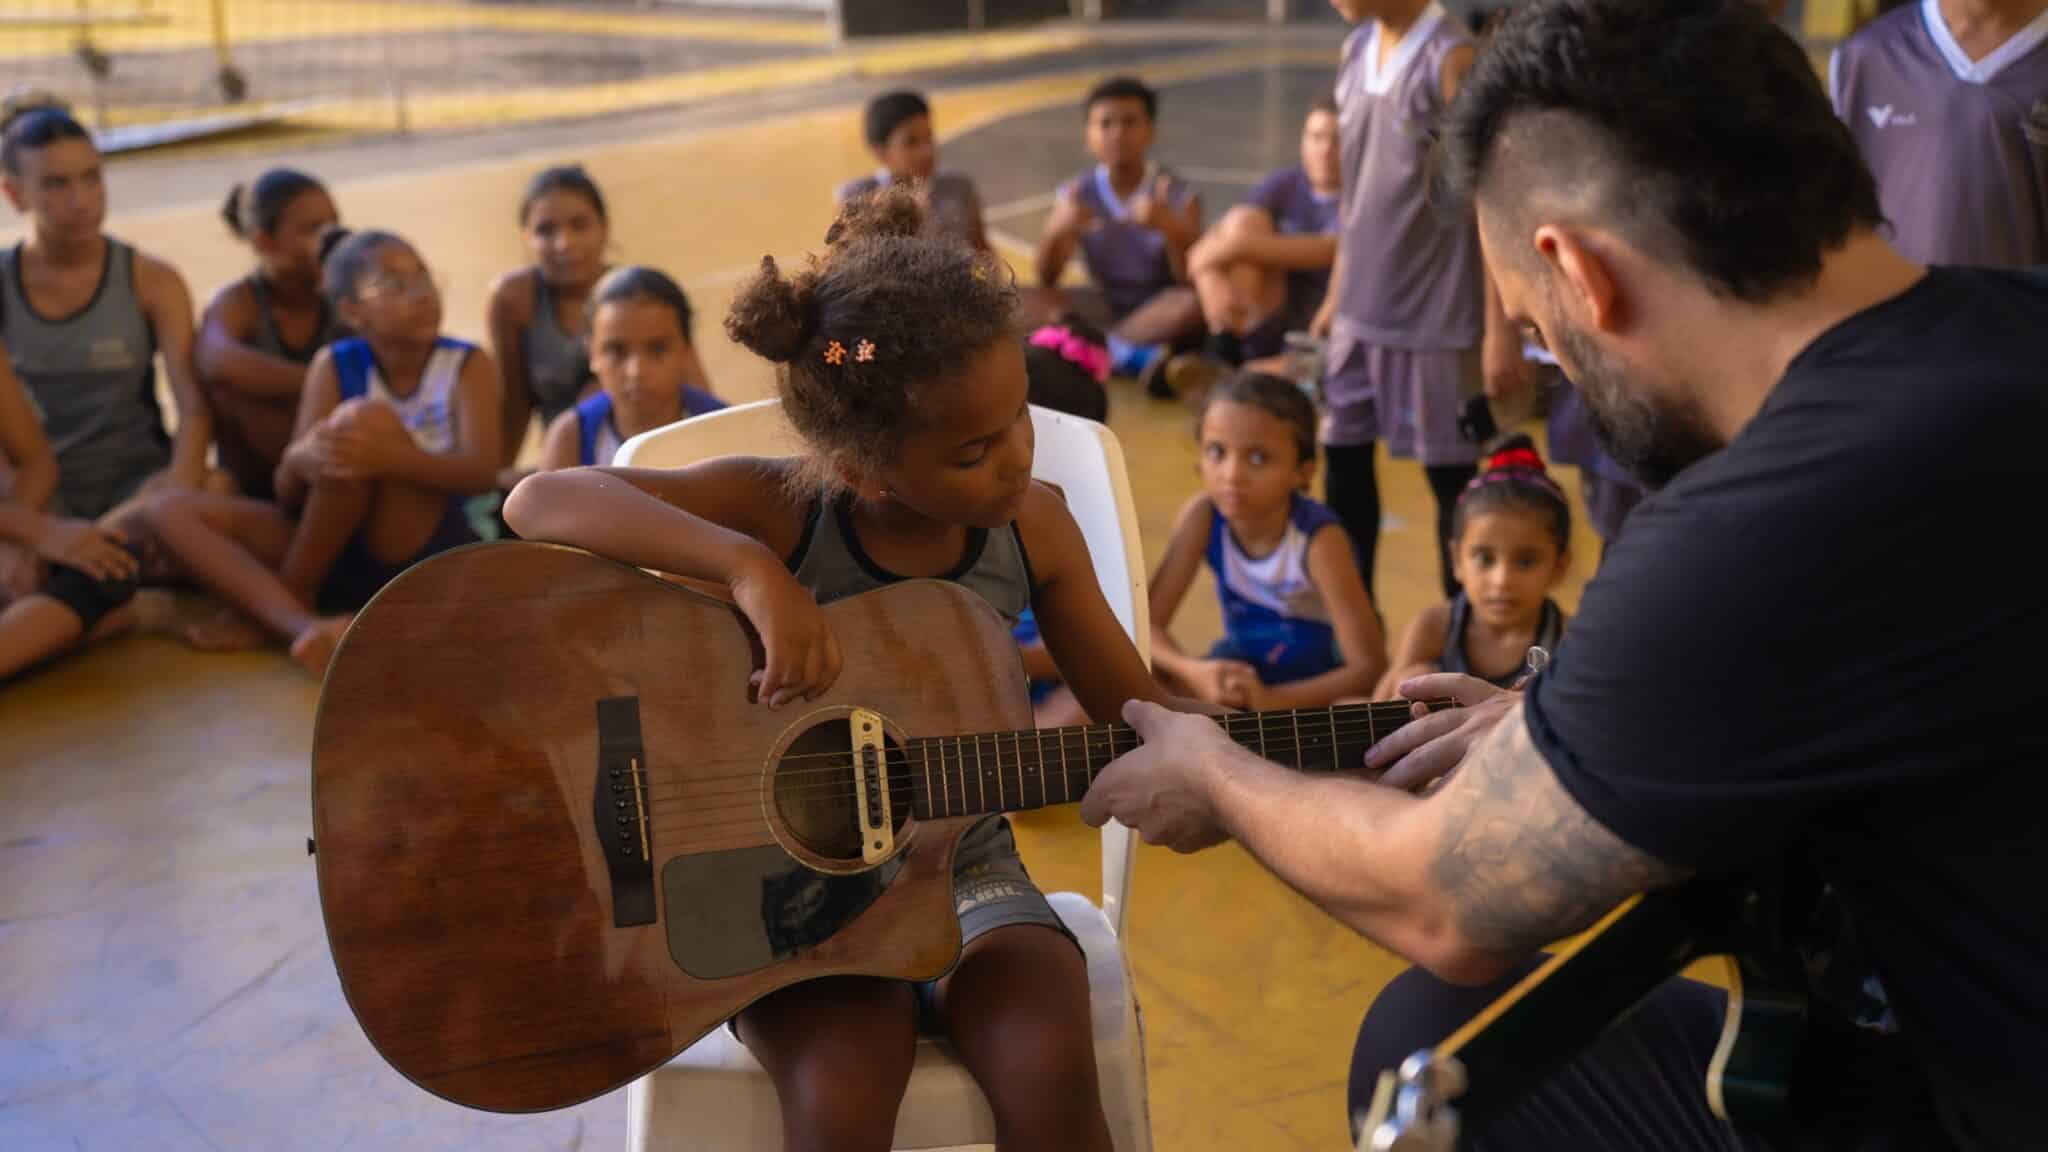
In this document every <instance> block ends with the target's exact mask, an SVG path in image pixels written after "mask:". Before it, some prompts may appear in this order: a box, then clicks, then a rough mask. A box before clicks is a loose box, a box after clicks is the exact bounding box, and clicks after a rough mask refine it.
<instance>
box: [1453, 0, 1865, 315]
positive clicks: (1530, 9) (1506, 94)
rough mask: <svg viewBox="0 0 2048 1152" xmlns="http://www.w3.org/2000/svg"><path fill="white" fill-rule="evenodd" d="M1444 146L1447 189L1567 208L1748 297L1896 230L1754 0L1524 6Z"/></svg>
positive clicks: (1810, 274) (1459, 107) (1493, 43)
mask: <svg viewBox="0 0 2048 1152" xmlns="http://www.w3.org/2000/svg"><path fill="white" fill-rule="evenodd" d="M1445 145H1446V153H1447V155H1446V157H1445V159H1446V161H1447V167H1446V174H1447V176H1448V177H1449V180H1450V183H1451V186H1452V187H1453V189H1455V190H1456V191H1458V192H1461V193H1463V194H1465V195H1467V196H1470V195H1473V194H1477V195H1478V196H1479V197H1480V198H1482V199H1484V200H1485V201H1486V202H1487V205H1488V207H1489V211H1492V210H1494V209H1496V208H1497V209H1498V210H1499V211H1500V213H1501V215H1502V216H1503V218H1505V219H1510V220H1518V219H1519V220H1526V219H1527V213H1526V211H1525V208H1526V206H1528V205H1530V204H1531V203H1532V202H1533V203H1538V204H1547V205H1552V206H1555V205H1571V206H1573V207H1574V209H1575V210H1576V211H1577V212H1578V213H1579V215H1580V218H1581V219H1582V220H1585V221H1587V222H1593V223H1598V224H1600V225H1601V226H1603V227H1607V228H1612V229H1614V230H1615V231H1617V232H1619V233H1620V234H1622V235H1624V236H1626V237H1628V238H1629V240H1630V241H1631V242H1633V243H1635V244H1637V245H1640V246H1641V247H1642V248H1643V249H1644V250H1645V251H1649V252H1653V253H1656V254H1658V255H1660V256H1662V257H1664V258H1665V259H1668V260H1671V261H1673V262H1676V263H1682V264H1684V265H1686V266H1688V267H1690V268H1691V269H1692V270H1693V271H1694V272H1696V273H1697V274H1698V275H1699V276H1700V277H1701V278H1702V279H1704V280H1705V281H1706V282H1707V283H1708V284H1709V285H1711V286H1712V287H1713V288H1714V290H1716V291H1717V292H1722V293H1725V294H1727V295H1729V296H1733V297H1735V298H1737V299H1741V300H1748V301H1760V300H1765V299H1768V298H1770V297H1771V296H1773V295H1775V294H1776V293H1778V292H1779V291H1780V290H1782V289H1785V288H1787V287H1791V286H1793V285H1797V284H1803V283H1807V282H1810V281H1811V280H1812V279H1813V278H1814V277H1815V276H1816V275H1818V274H1819V272H1820V266H1821V256H1822V254H1823V253H1824V252H1825V251H1827V250H1828V249H1830V248H1833V247H1834V246H1836V245H1838V244H1840V243H1841V242H1842V241H1843V240H1845V239H1846V238H1847V237H1848V236H1849V234H1850V233H1851V232H1852V231H1854V230H1856V229H1858V228H1864V227H1876V226H1878V225H1880V224H1882V223H1883V221H1884V217H1883V213H1882V210H1881V209H1880V208H1879V207H1878V200H1877V185H1876V182H1875V181H1874V180H1873V179H1872V178H1871V175H1870V170H1869V169H1868V168H1866V167H1865V166H1864V164H1863V159H1862V157H1861V155H1860V154H1859V153H1858V152H1857V150H1856V142H1855V141H1854V139H1852V138H1851V137H1850V135H1849V131H1848V129H1847V128H1846V127H1845V126H1844V125H1843V124H1842V122H1841V121H1840V120H1839V119H1837V118H1836V117H1835V113H1834V109H1833V108H1832V107H1831V106H1830V104H1829V101H1828V98H1827V95H1826V93H1825V92H1823V91H1822V89H1821V83H1820V78H1819V77H1818V76H1817V75H1816V74H1815V72H1814V68H1813V65H1812V64H1811V62H1809V61H1808V59H1807V56H1806V53H1805V51H1804V50H1802V49H1801V48H1800V47H1799V45H1798V44H1797V43H1795V42H1794V41H1793V39H1792V38H1791V37H1790V36H1788V35H1786V34H1785V33H1784V32H1783V31H1782V30H1781V29H1779V28H1778V27H1777V25H1775V24H1773V23H1772V22H1771V19H1770V16H1769V15H1768V14H1767V13H1766V12H1765V11H1764V6H1763V5H1761V4H1757V3H1755V0H1526V2H1525V3H1522V4H1519V5H1517V6H1515V7H1513V8H1511V9H1509V10H1508V12H1507V14H1506V15H1505V16H1504V17H1503V18H1502V19H1501V20H1500V21H1499V23H1498V25H1497V26H1496V27H1495V28H1494V30H1493V32H1492V34H1491V35H1490V36H1489V37H1488V39H1487V43H1486V45H1485V47H1484V49H1483V50H1482V51H1481V52H1480V54H1479V58H1478V60H1477V62H1476V63H1475V64H1474V65H1473V68H1472V72H1471V74H1470V75H1469V76H1468V77H1467V78H1466V80H1465V84H1464V88H1463V90H1462V91H1461V92H1460V93H1459V94H1458V99H1457V101H1456V103H1455V104H1453V106H1452V108H1451V111H1450V116H1449V123H1448V124H1447V126H1446V132H1445ZM1511 258H1512V257H1511Z"/></svg>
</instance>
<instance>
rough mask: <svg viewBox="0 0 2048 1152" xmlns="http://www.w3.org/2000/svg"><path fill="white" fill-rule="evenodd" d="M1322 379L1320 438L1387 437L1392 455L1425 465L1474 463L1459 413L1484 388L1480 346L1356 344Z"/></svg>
mask: <svg viewBox="0 0 2048 1152" xmlns="http://www.w3.org/2000/svg"><path fill="white" fill-rule="evenodd" d="M1337 365H1338V366H1337V368H1336V369H1335V370H1333V371H1331V372H1330V373H1329V374H1328V375H1327V376H1326V377H1324V379H1323V419H1322V431H1321V437H1322V441H1323V443H1325V444H1335V445H1339V446H1356V445H1360V444H1370V443H1372V442H1373V441H1375V440H1380V441H1385V442H1386V445H1387V452H1388V453H1389V454H1390V455H1393V456H1397V457H1401V458H1404V459H1415V460H1420V461H1422V463H1423V464H1425V465H1437V464H1470V463H1472V462H1474V461H1475V460H1478V459H1479V447H1480V446H1479V445H1477V444H1474V443H1472V442H1471V441H1470V440H1467V439H1465V434H1464V432H1463V431H1462V430H1461V429H1460V428H1459V427H1458V410H1459V408H1460V407H1461V406H1462V405H1463V404H1464V402H1465V398H1466V397H1468V396H1476V395H1478V394H1479V392H1480V391H1481V390H1482V387H1483V378H1482V376H1481V369H1480V363H1479V350H1478V349H1477V348H1462V349H1436V348H1395V347H1391V346H1388V345H1384V344H1367V343H1365V342H1364V341H1358V342H1356V343H1354V344H1352V345H1351V347H1350V349H1349V350H1347V351H1345V352H1344V353H1342V358H1341V359H1340V360H1338V361H1337Z"/></svg>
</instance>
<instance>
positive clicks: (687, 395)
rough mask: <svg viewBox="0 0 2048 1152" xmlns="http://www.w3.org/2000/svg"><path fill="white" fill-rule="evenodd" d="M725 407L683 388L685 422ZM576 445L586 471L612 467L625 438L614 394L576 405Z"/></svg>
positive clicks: (599, 394) (595, 395) (599, 395)
mask: <svg viewBox="0 0 2048 1152" xmlns="http://www.w3.org/2000/svg"><path fill="white" fill-rule="evenodd" d="M723 407H725V401H723V400H720V399H719V398H718V397H716V396H713V395H712V394H711V393H709V392H706V391H704V390H703V389H701V388H692V387H690V386H689V385H687V384H685V385H683V419H685V420H688V419H689V418H690V417H692V416H702V415H703V414H704V413H706V412H716V411H718V410H719V409H720V408H723ZM576 443H577V444H578V445H579V448H578V451H577V459H579V460H580V461H582V463H583V466H584V467H586V468H588V467H591V466H592V465H600V466H609V465H610V464H611V462H612V457H614V456H616V455H618V454H619V448H620V446H621V445H623V444H624V443H625V438H624V437H622V436H620V435H619V428H618V425H617V424H614V423H613V422H612V395H611V393H609V392H593V393H592V394H590V395H588V396H585V397H584V398H583V399H581V400H579V401H577V402H576Z"/></svg>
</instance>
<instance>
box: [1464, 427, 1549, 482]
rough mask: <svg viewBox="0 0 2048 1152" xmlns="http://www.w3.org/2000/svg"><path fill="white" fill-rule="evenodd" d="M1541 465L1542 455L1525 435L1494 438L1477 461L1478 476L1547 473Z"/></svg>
mask: <svg viewBox="0 0 2048 1152" xmlns="http://www.w3.org/2000/svg"><path fill="white" fill-rule="evenodd" d="M1548 471H1549V469H1547V468H1546V467H1545V466H1544V464H1543V454H1542V453H1541V452H1539V451H1537V450H1536V442H1535V441H1534V440H1531V439H1529V437H1528V435H1527V434H1526V433H1522V432H1509V433H1507V434H1506V435H1503V436H1496V437H1494V438H1493V439H1492V440H1491V441H1489V442H1488V443H1487V445H1486V448H1485V450H1484V453H1483V454H1482V455H1481V457H1480V459H1479V472H1480V475H1482V476H1483V475H1485V474H1486V473H1488V472H1535V473H1538V474H1543V473H1546V472H1548Z"/></svg>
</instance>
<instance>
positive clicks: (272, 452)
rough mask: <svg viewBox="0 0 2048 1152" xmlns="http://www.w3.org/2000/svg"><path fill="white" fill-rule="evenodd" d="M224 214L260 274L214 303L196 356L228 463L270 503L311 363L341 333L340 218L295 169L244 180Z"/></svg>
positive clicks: (224, 464)
mask: <svg viewBox="0 0 2048 1152" xmlns="http://www.w3.org/2000/svg"><path fill="white" fill-rule="evenodd" d="M221 215H222V217H224V218H225V219H226V220H227V224H228V230H229V231H230V232H233V233H234V234H235V236H236V237H237V238H239V239H241V240H245V241H247V242H248V243H249V246H250V247H252V248H254V249H255V250H256V270H255V271H253V272H251V273H249V274H248V275H247V276H244V277H243V278H242V279H240V280H237V281H235V282H234V283H232V284H230V285H228V286H227V287H225V288H223V289H221V290H220V292H219V293H218V294H217V295H215V296H214V298H213V302H212V303H210V304H208V305H207V306H206V313H205V315H204V316H203V317H202V318H201V320H200V325H199V341H198V344H197V345H196V347H195V348H194V352H193V358H194V360H195V362H196V364H197V367H198V370H199V381H200V384H201V386H202V387H204V388H205V390H206V401H207V403H208V404H210V405H211V406H212V407H213V417H214V445H215V449H216V451H217V452H218V453H219V460H220V466H221V468H222V469H223V470H224V471H226V472H227V473H228V474H229V475H230V476H232V477H234V480H235V486H236V487H237V488H238V489H239V490H240V491H241V493H242V494H243V495H245V496H254V497H256V498H257V499H259V500H268V499H270V498H271V496H272V495H274V493H275V489H274V487H273V485H272V476H273V474H274V473H275V472H276V471H277V463H278V461H279V460H280V459H282V458H283V456H284V449H285V445H286V444H287V443H288V442H290V440H291V435H292V423H293V421H294V420H295V419H296V417H297V415H298V411H299V388H300V387H301V386H302V385H303V384H305V382H306V366H307V365H308V364H311V363H312V362H313V354H314V353H316V352H318V351H320V349H322V348H325V347H326V346H327V345H328V344H330V343H332V342H333V341H334V340H335V339H336V338H337V337H339V336H340V335H341V320H340V317H338V316H336V315H335V312H334V308H333V306H332V305H330V304H329V303H328V302H327V297H326V296H325V295H323V294H322V293H321V291H320V237H321V235H322V234H323V233H325V232H326V231H327V230H328V229H329V228H332V227H334V226H335V224H336V223H337V219H338V218H337V216H336V214H335V211H334V200H333V198H332V197H330V196H329V195H328V194H327V189H326V188H325V187H323V186H322V185H321V183H320V182H319V181H318V180H315V179H314V178H313V177H311V176H308V175H306V174H305V173H304V172H299V171H295V170H293V169H290V168H272V169H271V170H270V171H268V172H265V173H264V174H263V175H262V176H259V177H257V179H256V182H255V183H254V184H247V185H244V184H237V185H235V189H234V191H232V192H230V193H228V199H227V203H226V204H225V205H224V206H223V207H222V209H221Z"/></svg>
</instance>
